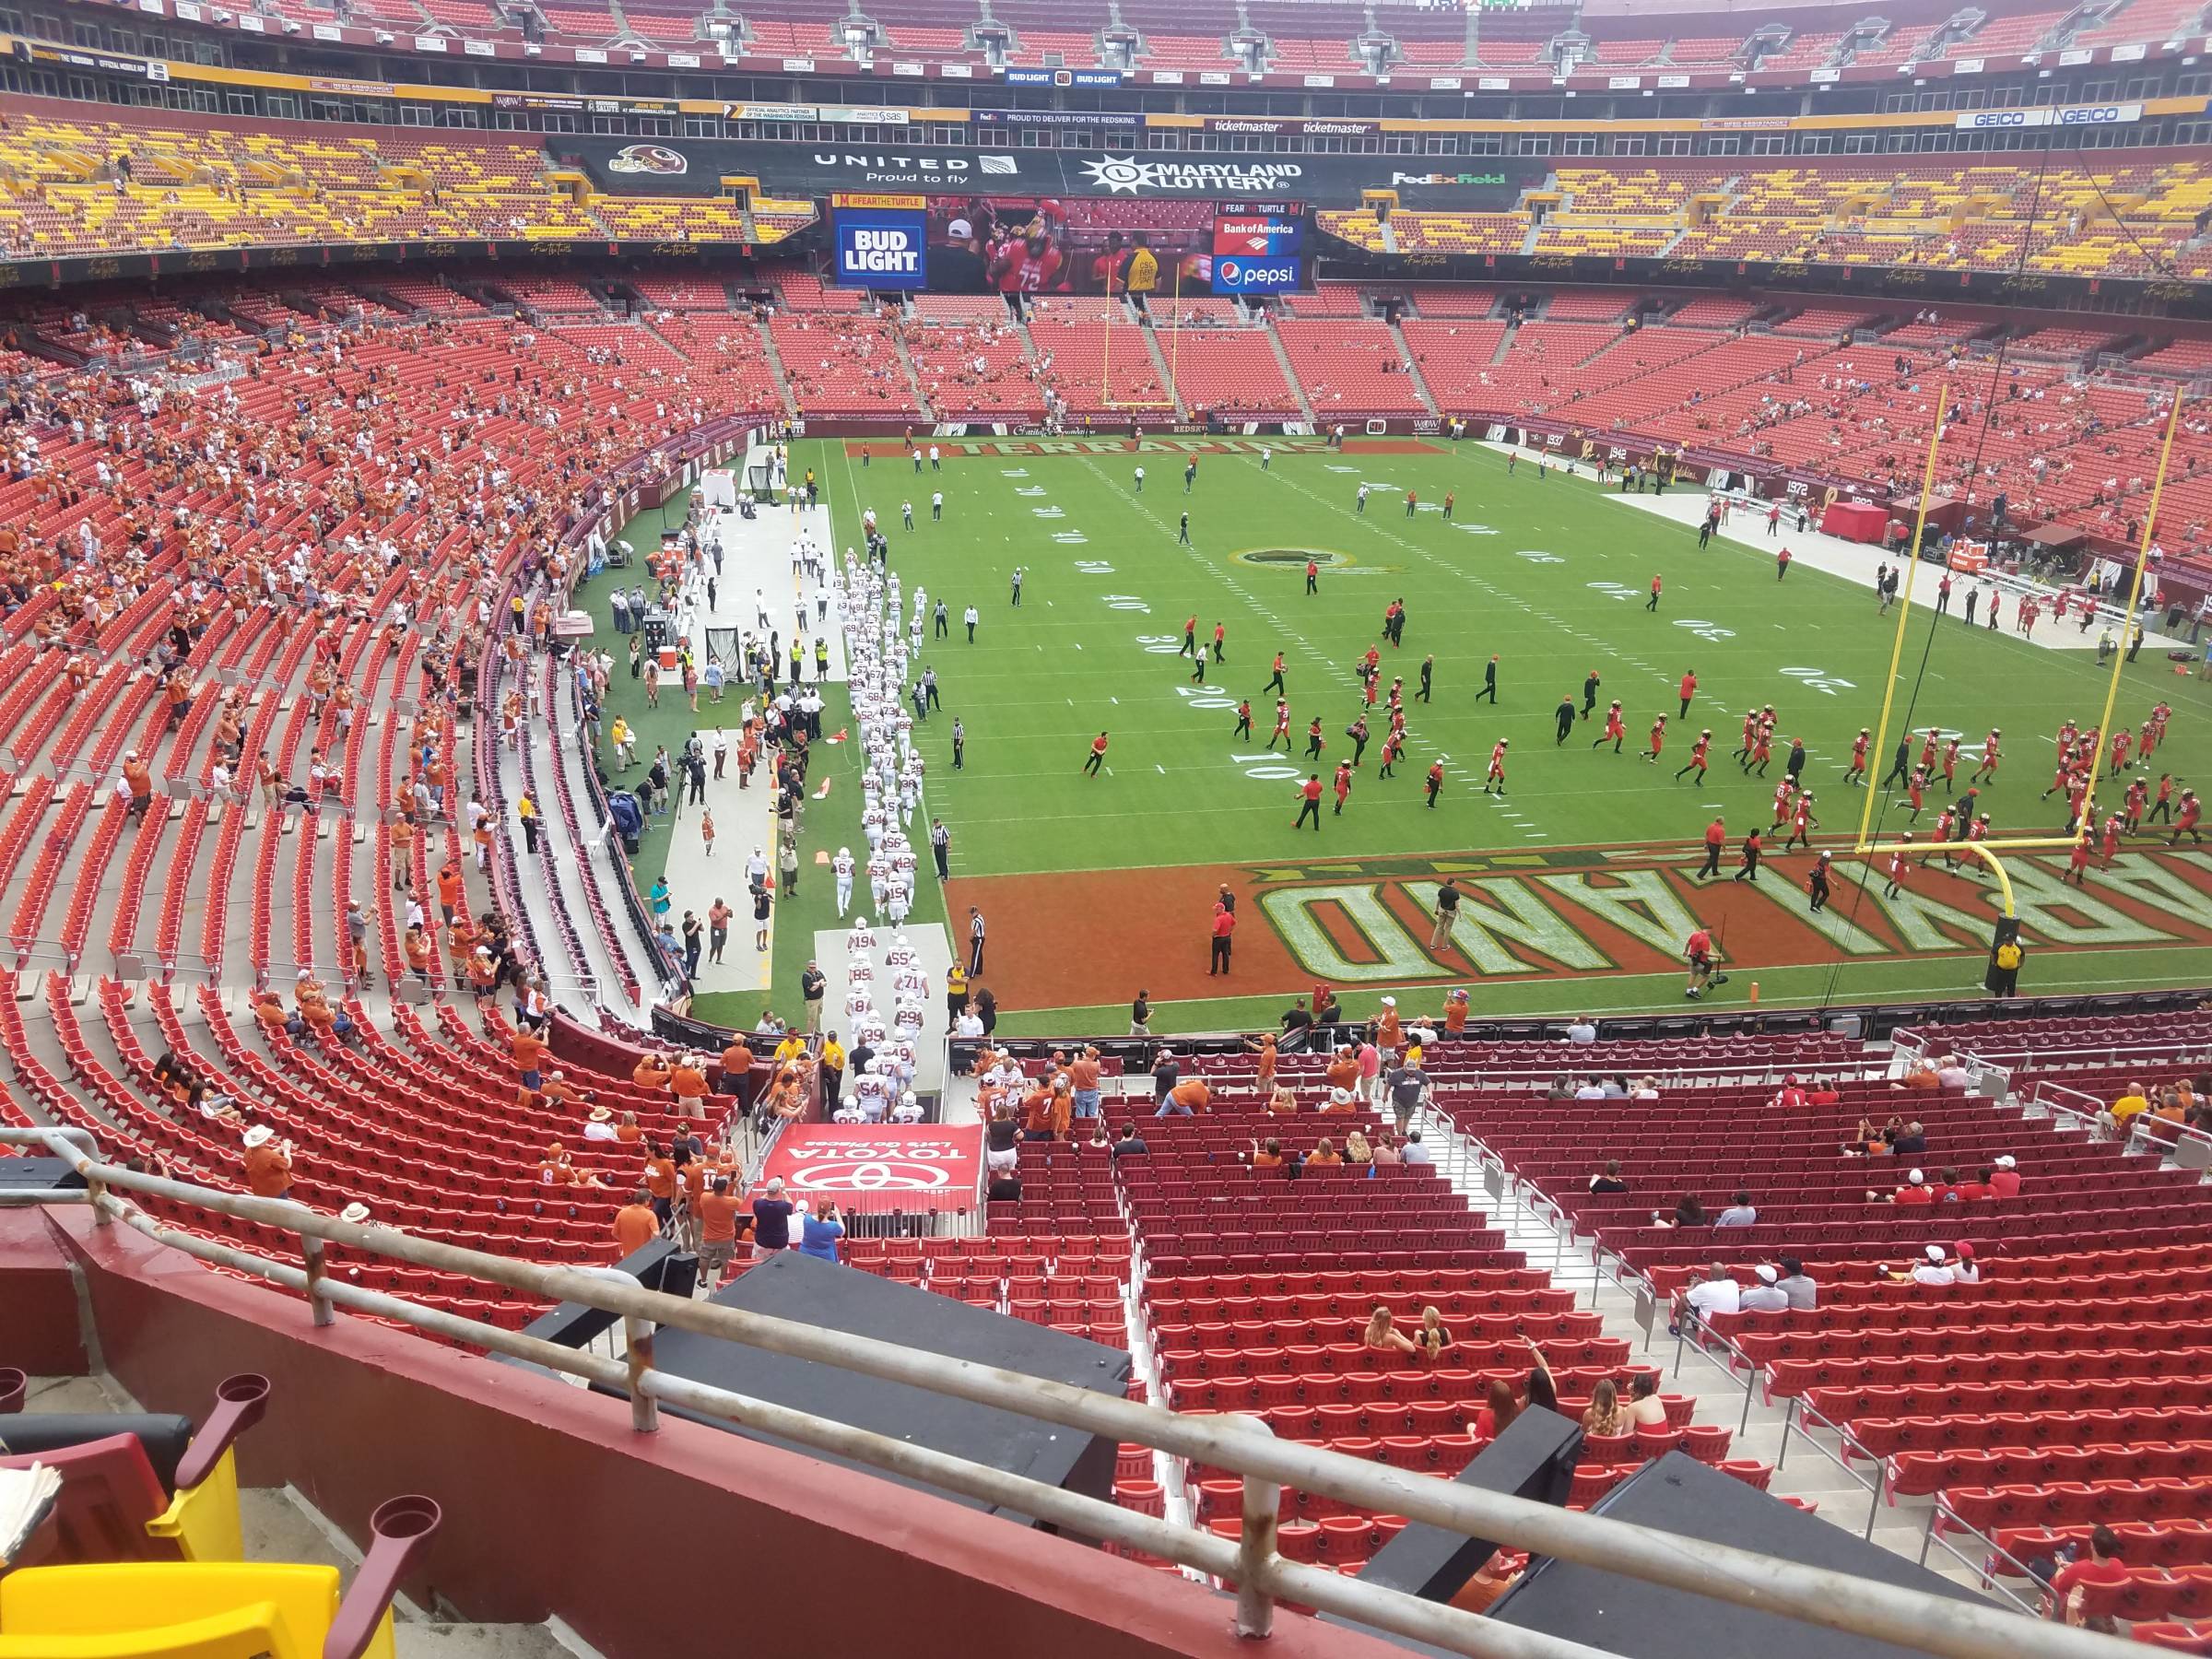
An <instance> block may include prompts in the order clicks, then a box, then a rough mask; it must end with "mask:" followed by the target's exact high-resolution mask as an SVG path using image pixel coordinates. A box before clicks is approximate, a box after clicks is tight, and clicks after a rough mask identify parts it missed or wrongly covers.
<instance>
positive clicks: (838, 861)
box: [830, 847, 853, 922]
mask: <svg viewBox="0 0 2212 1659" xmlns="http://www.w3.org/2000/svg"><path fill="white" fill-rule="evenodd" d="M830 869H831V871H833V872H834V873H835V874H836V877H837V919H838V920H839V921H840V922H842V921H843V920H844V919H845V912H846V910H847V909H848V908H850V907H851V905H852V903H853V849H852V848H850V847H840V848H839V849H838V850H837V856H836V857H835V858H833V859H831V860H830Z"/></svg>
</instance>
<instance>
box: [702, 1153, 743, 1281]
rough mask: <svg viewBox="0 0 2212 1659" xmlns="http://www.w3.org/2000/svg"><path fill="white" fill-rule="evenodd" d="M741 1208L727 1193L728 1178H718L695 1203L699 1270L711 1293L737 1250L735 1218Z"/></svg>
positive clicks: (728, 1188) (728, 1190)
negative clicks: (697, 1223)
mask: <svg viewBox="0 0 2212 1659" xmlns="http://www.w3.org/2000/svg"><path fill="white" fill-rule="evenodd" d="M743 1208H744V1206H742V1205H741V1204H740V1203H739V1202H738V1200H737V1199H736V1198H735V1197H733V1196H732V1195H731V1194H730V1182H729V1178H728V1177H727V1176H726V1175H724V1176H720V1177H718V1178H717V1179H716V1180H715V1182H714V1184H713V1187H712V1190H711V1191H709V1192H708V1193H707V1194H706V1195H705V1196H704V1197H702V1198H701V1199H700V1201H699V1205H698V1210H699V1270H700V1274H701V1275H703V1276H704V1277H705V1279H706V1282H707V1288H709V1289H710V1290H712V1288H714V1286H715V1284H716V1283H717V1282H718V1281H719V1280H720V1279H721V1277H722V1273H723V1269H724V1268H725V1267H727V1266H728V1265H730V1257H731V1256H732V1255H733V1254H734V1253H735V1251H736V1249H737V1218H738V1216H739V1214H740V1213H742V1211H743Z"/></svg>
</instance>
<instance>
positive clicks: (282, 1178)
mask: <svg viewBox="0 0 2212 1659" xmlns="http://www.w3.org/2000/svg"><path fill="white" fill-rule="evenodd" d="M243 1138H244V1142H245V1148H246V1157H245V1164H246V1191H248V1192H249V1193H251V1194H253V1196H254V1197H256V1198H289V1197H290V1196H291V1195H292V1143H291V1142H290V1141H278V1140H277V1131H276V1130H274V1129H272V1128H270V1127H269V1126H268V1125H267V1124H254V1125H253V1127H252V1128H251V1129H249V1130H247V1131H246V1133H245V1135H244V1137H243Z"/></svg>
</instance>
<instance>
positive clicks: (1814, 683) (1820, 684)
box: [1783, 668, 1858, 697]
mask: <svg viewBox="0 0 2212 1659" xmlns="http://www.w3.org/2000/svg"><path fill="white" fill-rule="evenodd" d="M1783 673H1784V674H1786V675H1788V676H1789V677H1791V678H1792V679H1794V680H1803V681H1804V682H1805V683H1806V685H1807V686H1809V687H1810V688H1812V689H1814V690H1815V691H1818V692H1819V693H1820V694H1821V695H1822V696H1824V697H1833V696H1834V695H1835V694H1836V693H1837V692H1839V691H1855V690H1857V689H1858V688H1857V687H1856V686H1854V685H1853V684H1852V683H1851V682H1850V681H1849V680H1847V679H1838V678H1836V677H1834V676H1833V675H1831V674H1830V673H1829V671H1828V670H1827V669H1825V668H1784V669H1783Z"/></svg>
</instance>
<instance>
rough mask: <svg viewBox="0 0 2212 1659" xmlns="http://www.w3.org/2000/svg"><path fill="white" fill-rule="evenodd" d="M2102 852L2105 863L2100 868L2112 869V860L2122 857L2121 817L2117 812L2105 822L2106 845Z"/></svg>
mask: <svg viewBox="0 0 2212 1659" xmlns="http://www.w3.org/2000/svg"><path fill="white" fill-rule="evenodd" d="M2100 851H2101V852H2102V853H2103V854H2104V863H2103V864H2101V865H2099V866H2098V868H2100V869H2103V870H2109V869H2111V868H2112V860H2113V859H2115V858H2117V857H2118V856H2119V855H2120V815H2119V814H2118V813H2116V812H2115V813H2113V814H2112V816H2111V817H2110V818H2106V819H2105V820H2104V845H2103V847H2102V848H2101V849H2100Z"/></svg>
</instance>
